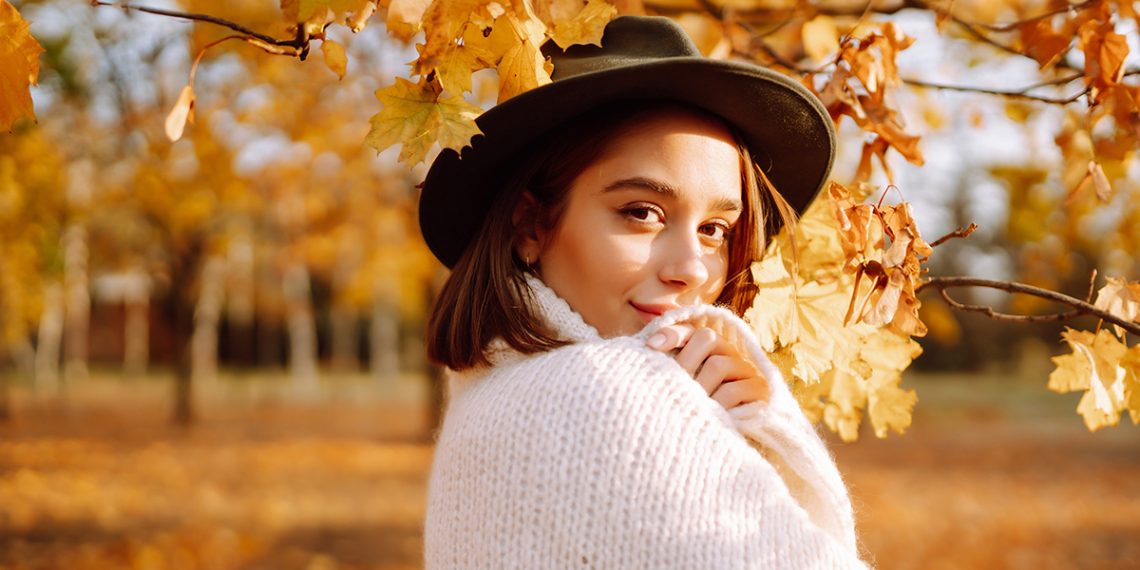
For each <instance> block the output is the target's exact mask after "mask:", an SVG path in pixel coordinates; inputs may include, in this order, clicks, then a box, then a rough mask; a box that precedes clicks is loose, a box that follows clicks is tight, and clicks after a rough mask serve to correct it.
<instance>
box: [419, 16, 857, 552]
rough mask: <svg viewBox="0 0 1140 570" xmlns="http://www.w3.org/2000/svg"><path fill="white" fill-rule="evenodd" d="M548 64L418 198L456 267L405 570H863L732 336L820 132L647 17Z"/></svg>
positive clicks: (775, 376)
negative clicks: (546, 73)
mask: <svg viewBox="0 0 1140 570" xmlns="http://www.w3.org/2000/svg"><path fill="white" fill-rule="evenodd" d="M547 55H548V56H549V57H551V59H552V61H553V63H554V73H555V76H554V77H555V82H554V83H553V84H551V85H547V86H544V87H541V88H539V89H536V90H533V91H530V92H528V93H524V94H522V95H520V96H518V97H516V98H514V99H511V100H510V101H507V102H505V103H503V104H501V105H499V106H497V107H495V108H494V109H492V110H490V111H488V112H487V113H485V114H484V115H483V116H481V117H480V119H479V121H478V122H479V125H480V128H481V129H482V130H483V132H484V133H485V137H484V138H482V139H478V140H476V141H475V142H474V144H473V146H472V147H471V148H469V149H467V150H465V151H464V153H463V155H462V157H460V156H458V155H457V154H455V153H453V152H445V153H443V154H441V155H440V157H439V158H438V159H437V160H436V161H435V163H434V164H433V165H432V168H431V170H430V171H429V173H428V176H427V179H426V180H425V183H424V189H423V194H422V197H421V205H420V220H421V228H422V231H423V233H424V237H425V240H426V241H427V243H428V245H429V247H431V249H432V251H433V253H435V255H436V256H437V257H438V258H439V259H440V260H441V261H442V262H443V263H445V264H446V265H448V266H449V267H452V269H453V271H452V274H451V276H450V278H449V280H448V282H447V283H446V285H445V286H444V288H443V291H442V293H441V295H440V298H439V300H438V302H437V305H436V307H435V308H434V310H433V313H432V316H431V320H430V323H429V341H428V351H429V355H430V356H431V357H432V359H433V360H435V361H437V362H440V363H442V364H444V365H446V366H447V367H448V368H450V369H451V375H450V378H449V404H448V410H447V415H446V417H445V420H444V424H443V427H442V429H441V431H440V434H439V440H438V444H437V448H436V456H435V461H434V464H433V468H432V475H431V480H430V484H429V500H428V513H427V520H426V523H425V537H424V538H425V558H426V567H427V568H428V569H429V570H435V569H442V568H494V569H498V568H570V567H574V568H621V569H627V568H629V569H634V568H646V569H649V568H653V569H657V568H718V569H719V568H774V567H775V568H785V567H786V568H861V567H864V566H863V563H862V562H860V560H859V558H858V556H857V552H856V541H855V531H854V524H853V520H852V514H851V505H850V500H849V499H848V496H847V493H846V490H845V488H844V486H843V482H842V480H841V479H840V476H839V473H838V471H837V469H836V467H835V464H834V462H833V461H832V459H831V458H830V456H829V455H828V453H827V450H826V448H825V447H824V445H823V443H822V442H821V441H820V439H819V437H818V436H817V434H816V433H815V431H814V429H813V428H812V426H811V425H810V424H809V423H808V422H807V420H806V418H805V417H804V416H803V414H802V412H801V411H800V410H799V408H798V406H797V404H796V403H795V401H794V399H793V398H792V396H791V394H790V392H789V390H788V388H787V386H786V385H785V384H784V382H783V380H782V379H781V378H780V375H779V372H778V371H777V370H776V369H775V368H774V367H773V366H772V365H771V364H770V362H769V361H768V360H767V358H766V357H765V355H764V354H763V352H762V351H761V350H760V348H759V347H758V346H757V344H756V342H755V339H754V338H753V337H752V334H751V332H750V330H749V328H748V325H747V324H745V323H744V322H743V321H742V320H741V319H740V318H739V317H738V316H737V315H739V314H742V313H743V311H744V310H745V309H746V308H748V307H749V306H750V305H751V303H752V298H753V297H754V295H755V291H756V289H755V285H754V284H753V282H752V277H751V273H750V271H749V267H750V265H751V263H752V262H753V261H754V260H756V259H758V257H759V252H760V251H762V249H763V248H762V245H763V240H764V236H765V235H771V233H772V232H774V231H776V230H777V229H778V228H779V227H780V226H781V225H782V224H784V223H787V222H788V221H790V220H791V218H792V217H793V216H794V212H799V211H802V210H803V209H804V208H805V207H806V205H807V204H808V203H809V202H810V201H811V199H812V197H813V196H814V195H815V194H816V193H817V192H818V190H819V188H820V186H821V185H822V183H823V181H824V180H825V179H826V176H827V172H828V170H829V169H830V165H831V160H832V154H833V149H834V134H833V131H832V126H831V122H830V118H829V117H828V115H827V113H826V111H825V110H824V109H823V108H822V106H821V105H820V103H819V102H818V101H817V100H816V99H815V98H814V97H813V96H812V95H811V94H810V93H808V92H807V91H806V90H805V89H803V88H802V87H800V86H798V85H796V84H795V83H793V82H791V81H789V80H787V79H785V78H783V77H781V76H779V75H777V74H775V73H772V72H769V71H768V70H764V69H760V68H757V67H754V66H749V65H744V64H738V63H727V62H716V61H711V60H707V59H704V58H702V57H700V55H699V53H698V52H697V50H696V48H695V47H694V46H693V44H692V43H691V42H690V41H689V40H688V39H687V37H686V36H685V35H684V33H683V32H682V31H681V30H680V29H679V28H678V27H677V26H676V25H675V24H673V23H672V22H670V21H669V20H667V19H663V18H634V17H625V18H618V19H616V20H614V21H613V22H611V23H610V25H609V26H607V28H606V31H605V34H604V36H603V38H602V45H601V46H600V47H597V46H576V47H573V48H570V49H569V50H568V51H566V52H562V51H561V50H558V49H557V48H554V47H548V49H547ZM773 186H774V187H775V188H776V189H779V190H780V192H777V191H776V190H775V189H773ZM785 199H786V200H785ZM716 305H719V306H716Z"/></svg>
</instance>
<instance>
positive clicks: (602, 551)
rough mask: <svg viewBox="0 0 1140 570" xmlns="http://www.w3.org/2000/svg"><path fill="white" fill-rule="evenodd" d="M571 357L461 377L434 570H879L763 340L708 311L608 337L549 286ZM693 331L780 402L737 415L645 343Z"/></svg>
mask: <svg viewBox="0 0 1140 570" xmlns="http://www.w3.org/2000/svg"><path fill="white" fill-rule="evenodd" d="M530 284H531V290H532V295H533V297H534V301H535V302H536V303H537V306H538V307H539V308H540V310H541V312H542V314H543V315H544V316H545V317H546V320H547V321H548V322H549V323H550V324H551V325H552V327H553V328H554V329H555V330H556V331H557V332H558V333H559V334H561V335H562V337H563V338H566V339H568V340H571V341H573V344H570V345H568V346H565V347H562V348H559V349H556V350H551V351H548V352H545V353H539V354H534V355H522V354H519V353H518V352H515V351H513V350H511V349H510V348H508V347H507V346H506V345H505V343H497V344H495V345H494V349H493V351H492V353H491V360H492V362H493V366H491V367H489V368H481V369H473V370H468V371H464V372H462V373H452V374H451V375H450V377H449V404H448V410H447V414H446V417H445V419H444V423H443V427H442V428H441V431H440V433H439V438H438V442H437V446H436V452H435V460H434V463H433V465H432V472H431V478H430V482H429V488H428V509H427V519H426V522H425V527H424V551H425V566H426V568H427V570H444V569H452V568H471V569H489V570H499V569H505V568H525V569H547V568H550V569H561V568H578V569H586V568H596V569H615V570H616V569H621V570H636V569H654V570H656V569H706V568H707V569H736V568H865V566H864V564H863V563H862V562H861V561H860V560H859V558H858V556H857V553H856V545H855V527H854V523H853V519H852V513H851V503H850V500H849V499H848V496H847V491H846V489H845V487H844V485H843V481H842V479H841V478H840V476H839V472H838V470H837V469H836V467H835V463H834V461H833V460H832V459H831V456H830V455H829V454H828V452H827V449H826V448H825V446H824V444H823V442H822V441H821V440H820V439H819V436H818V435H817V434H816V432H815V430H814V428H813V427H812V426H811V425H810V423H809V422H808V421H807V419H806V418H805V417H804V415H803V413H802V412H801V411H800V409H799V406H798V405H797V404H796V402H795V400H794V399H793V397H792V395H791V392H789V390H788V387H787V385H786V384H785V383H784V381H783V380H782V378H781V376H780V373H779V372H778V371H777V370H776V369H775V367H773V366H772V364H771V363H770V362H769V360H768V359H767V358H766V356H765V355H764V353H763V352H762V351H761V349H760V347H759V346H758V345H757V343H756V341H755V339H754V338H753V336H752V333H751V330H750V329H749V327H748V325H747V324H745V323H744V322H743V321H742V320H740V319H739V318H738V317H737V316H736V315H734V314H732V313H731V312H729V311H727V310H725V309H721V308H717V307H712V306H699V307H690V308H683V309H678V310H676V311H672V312H670V313H667V314H665V315H662V316H661V317H659V318H657V319H656V320H654V321H653V322H651V323H649V324H648V325H647V326H646V327H645V328H644V329H643V330H642V331H641V332H639V333H637V334H636V335H633V336H626V337H618V338H612V339H602V338H601V337H600V336H599V335H598V333H597V331H596V330H595V329H594V328H592V327H590V326H589V325H587V324H586V323H585V322H584V321H583V320H582V318H581V317H580V316H579V315H578V314H577V313H575V312H574V311H573V310H571V309H570V307H569V306H568V305H567V304H566V302H565V301H563V300H562V299H561V298H559V297H558V296H557V295H556V294H555V293H554V292H553V291H552V290H551V289H549V288H548V287H546V286H545V285H543V284H542V283H541V282H540V281H538V280H537V279H534V278H531V279H530ZM677 322H691V323H693V324H695V325H697V326H706V327H710V328H712V329H714V330H715V331H717V332H718V333H719V334H720V335H721V336H722V337H724V338H726V339H727V340H729V341H730V342H734V343H737V344H738V346H739V347H740V348H741V349H742V350H743V351H744V352H743V353H744V354H748V355H750V356H751V358H752V359H753V360H754V361H755V362H757V363H758V364H759V365H760V367H761V370H762V371H763V373H764V375H765V376H766V377H767V378H768V379H769V381H770V385H771V393H772V394H771V398H770V400H769V401H768V402H767V403H764V402H754V403H751V404H744V405H740V406H737V407H735V408H732V409H731V410H725V409H724V408H723V407H722V406H721V405H720V404H718V403H717V402H716V401H714V400H713V399H712V398H710V397H709V396H708V394H707V393H706V392H705V391H704V389H702V388H701V386H700V385H699V384H697V382H696V381H695V380H693V378H692V377H691V376H690V375H689V374H688V373H687V372H686V371H685V370H684V369H683V368H681V366H680V365H679V364H677V362H676V361H675V360H674V359H673V358H672V357H670V356H669V355H667V354H663V353H661V352H658V351H655V350H652V349H650V348H648V347H647V346H646V344H645V340H646V339H647V338H648V336H649V335H651V334H652V333H653V332H655V331H656V330H657V329H659V328H661V327H663V326H666V325H670V324H673V323H677Z"/></svg>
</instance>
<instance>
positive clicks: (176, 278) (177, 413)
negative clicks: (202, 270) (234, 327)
mask: <svg viewBox="0 0 1140 570" xmlns="http://www.w3.org/2000/svg"><path fill="white" fill-rule="evenodd" d="M201 253H202V244H201V243H198V242H194V243H192V244H191V245H190V247H189V248H188V249H187V250H186V251H184V252H182V254H181V255H179V256H178V257H177V259H176V260H175V262H174V263H172V264H171V267H170V283H171V289H170V290H169V291H168V292H167V295H166V303H165V309H166V311H165V312H166V316H167V318H168V319H170V322H172V323H174V334H173V336H174V346H175V355H174V386H173V387H174V393H173V397H174V407H173V409H172V410H171V417H170V419H171V421H172V422H174V423H175V424H177V425H180V426H189V425H191V424H193V423H194V421H195V420H196V419H197V418H196V413H195V405H194V383H193V380H194V377H193V374H192V370H191V366H190V364H191V363H190V358H191V340H192V339H193V334H194V308H193V305H192V304H191V303H190V302H188V301H187V299H190V298H191V295H189V294H188V291H189V290H190V287H191V284H192V283H193V280H192V279H191V272H192V271H195V270H197V268H198V267H199V266H200V265H201V264H200V263H199V260H200V259H202V255H201Z"/></svg>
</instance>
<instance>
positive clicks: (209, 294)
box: [190, 255, 226, 386]
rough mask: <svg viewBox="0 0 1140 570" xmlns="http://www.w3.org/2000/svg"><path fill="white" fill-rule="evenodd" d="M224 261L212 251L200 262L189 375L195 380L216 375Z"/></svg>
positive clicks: (203, 379)
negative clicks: (200, 271) (200, 269)
mask: <svg viewBox="0 0 1140 570" xmlns="http://www.w3.org/2000/svg"><path fill="white" fill-rule="evenodd" d="M225 279H226V262H225V261H223V260H222V259H221V258H220V257H218V256H215V255H208V256H206V258H205V260H204V261H203V263H202V273H201V279H200V280H199V285H198V303H197V306H196V308H195V310H194V333H193V337H192V338H191V341H190V375H191V377H192V378H193V379H194V382H195V383H197V384H198V385H199V386H201V383H202V382H214V381H215V380H217V378H218V322H219V321H220V319H221V315H222V301H223V300H224V296H225Z"/></svg>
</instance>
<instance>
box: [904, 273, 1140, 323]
mask: <svg viewBox="0 0 1140 570" xmlns="http://www.w3.org/2000/svg"><path fill="white" fill-rule="evenodd" d="M928 287H929V288H934V289H938V291H939V293H940V294H941V295H942V298H943V299H944V300H945V301H946V303H947V304H949V305H950V306H951V307H953V308H955V309H959V310H963V311H970V312H975V313H982V314H984V315H986V316H988V317H990V318H992V319H996V320H1000V321H1012V322H1020V323H1038V322H1060V321H1066V320H1069V319H1072V318H1074V317H1078V316H1081V315H1091V316H1094V317H1097V318H1099V319H1101V320H1103V321H1105V322H1108V323H1111V324H1114V325H1116V326H1118V327H1120V328H1122V329H1124V330H1126V331H1128V332H1130V333H1132V334H1134V335H1137V336H1140V323H1134V322H1131V321H1126V320H1124V319H1122V318H1120V317H1118V316H1116V315H1113V314H1112V313H1109V312H1108V311H1104V310H1101V309H1098V308H1096V307H1095V306H1093V305H1092V304H1090V303H1088V302H1085V301H1082V300H1080V299H1077V298H1075V297H1070V296H1068V295H1065V294H1063V293H1058V292H1056V291H1050V290H1048V289H1042V288H1040V287H1034V286H1032V285H1026V284H1024V283H1015V282H1011V281H995V280H992V279H978V278H974V277H932V278H930V279H929V280H928V281H926V282H925V283H923V284H922V285H919V286H918V288H917V289H915V293H916V294H917V293H919V292H921V291H922V290H923V289H926V288H928ZM956 287H986V288H989V289H999V290H1002V291H1006V292H1008V293H1020V294H1023V295H1030V296H1033V297H1038V298H1041V299H1046V300H1049V301H1053V302H1055V303H1061V304H1062V305H1068V306H1070V307H1073V310H1072V311H1069V312H1066V313H1054V314H1049V315H1011V314H1008V313H1001V312H998V311H995V310H993V309H992V308H990V307H985V306H981V305H967V304H964V303H959V302H958V301H955V300H954V299H952V298H951V297H950V295H949V294H948V293H947V292H946V290H947V289H953V288H956Z"/></svg>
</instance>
